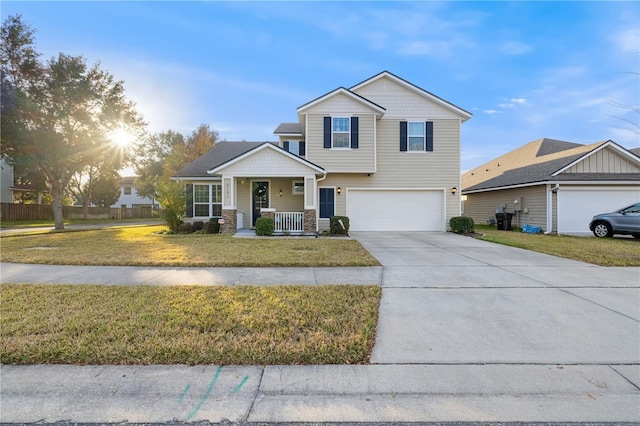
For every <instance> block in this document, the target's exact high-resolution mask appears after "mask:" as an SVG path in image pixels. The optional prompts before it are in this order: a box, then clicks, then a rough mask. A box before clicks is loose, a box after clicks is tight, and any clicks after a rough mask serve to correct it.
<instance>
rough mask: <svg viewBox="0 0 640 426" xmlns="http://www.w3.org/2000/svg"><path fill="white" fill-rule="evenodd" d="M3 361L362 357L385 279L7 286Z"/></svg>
mask: <svg viewBox="0 0 640 426" xmlns="http://www.w3.org/2000/svg"><path fill="white" fill-rule="evenodd" d="M0 295H1V298H2V305H1V307H0V313H1V315H0V329H1V330H2V333H1V334H0V362H2V363H4V364H188V365H195V364H216V365H246V364H256V365H266V364H287V365H292V364H363V363H367V362H368V361H369V357H370V353H371V350H372V348H373V344H374V339H375V327H376V321H377V315H378V306H379V301H380V288H379V287H377V286H319V287H308V286H275V287H251V286H246V287H203V286H168V287H152V286H132V287H123V286H96V285H82V286H78V285H28V284H13V285H8V284H3V285H2V286H0Z"/></svg>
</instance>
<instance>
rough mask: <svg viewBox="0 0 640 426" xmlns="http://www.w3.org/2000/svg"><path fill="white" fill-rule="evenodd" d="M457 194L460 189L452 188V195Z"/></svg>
mask: <svg viewBox="0 0 640 426" xmlns="http://www.w3.org/2000/svg"><path fill="white" fill-rule="evenodd" d="M456 192H458V188H456V187H455V186H454V187H453V188H451V195H456Z"/></svg>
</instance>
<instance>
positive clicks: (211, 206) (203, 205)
mask: <svg viewBox="0 0 640 426" xmlns="http://www.w3.org/2000/svg"><path fill="white" fill-rule="evenodd" d="M193 215H194V217H213V216H221V215H222V185H221V184H219V183H216V184H210V185H193Z"/></svg>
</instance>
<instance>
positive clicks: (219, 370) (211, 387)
mask: <svg viewBox="0 0 640 426" xmlns="http://www.w3.org/2000/svg"><path fill="white" fill-rule="evenodd" d="M221 371H222V366H220V367H218V369H217V370H216V373H215V374H214V375H213V377H212V378H211V382H209V387H208V388H207V391H206V392H205V393H204V395H202V398H200V402H199V403H198V405H197V406H196V408H194V409H193V411H192V412H191V413H189V416H188V417H187V420H191V419H192V418H193V417H194V416H195V415H196V414H198V411H200V409H201V408H202V406H203V405H204V403H205V402H206V401H207V399H208V398H209V395H211V392H212V391H213V388H214V387H215V386H216V382H217V381H218V377H220V372H221Z"/></svg>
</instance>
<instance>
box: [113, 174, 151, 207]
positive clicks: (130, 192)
mask: <svg viewBox="0 0 640 426" xmlns="http://www.w3.org/2000/svg"><path fill="white" fill-rule="evenodd" d="M135 179H136V178H135V176H125V177H123V178H121V179H120V198H118V201H117V202H116V203H115V204H113V205H112V206H111V207H126V208H157V203H156V202H155V200H154V199H152V198H147V197H141V196H139V195H138V193H137V191H136V188H135V187H134V181H135Z"/></svg>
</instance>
